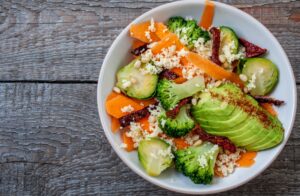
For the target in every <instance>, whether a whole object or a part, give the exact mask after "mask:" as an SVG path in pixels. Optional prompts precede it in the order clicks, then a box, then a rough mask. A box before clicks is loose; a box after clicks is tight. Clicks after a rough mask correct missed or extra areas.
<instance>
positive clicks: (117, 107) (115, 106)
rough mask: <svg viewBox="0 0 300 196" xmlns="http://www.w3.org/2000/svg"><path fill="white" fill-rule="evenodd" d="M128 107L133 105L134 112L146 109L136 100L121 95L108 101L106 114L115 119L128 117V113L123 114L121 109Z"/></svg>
mask: <svg viewBox="0 0 300 196" xmlns="http://www.w3.org/2000/svg"><path fill="white" fill-rule="evenodd" d="M128 105H131V106H132V107H133V109H134V111H136V110H140V109H142V108H143V107H144V106H141V105H140V104H139V103H138V102H137V101H135V100H134V99H131V98H129V97H126V96H124V95H122V94H119V95H118V96H116V97H114V98H112V99H109V100H107V101H106V103H105V107H106V112H107V113H108V114H109V115H111V116H113V117H115V118H120V117H122V116H125V115H127V114H128V113H126V112H125V113H124V112H122V111H121V109H122V108H123V107H125V106H128Z"/></svg>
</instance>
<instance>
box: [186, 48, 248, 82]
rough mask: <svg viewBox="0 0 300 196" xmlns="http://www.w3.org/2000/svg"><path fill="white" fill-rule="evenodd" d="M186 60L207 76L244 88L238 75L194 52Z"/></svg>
mask: <svg viewBox="0 0 300 196" xmlns="http://www.w3.org/2000/svg"><path fill="white" fill-rule="evenodd" d="M186 58H187V60H188V61H189V62H190V63H191V64H193V65H195V66H197V67H198V68H200V69H201V70H202V71H203V72H205V73H206V74H207V75H209V76H211V77H212V78H214V79H216V80H222V79H227V80H230V81H231V82H234V83H236V84H238V85H239V86H240V87H243V86H244V84H243V82H242V81H241V80H240V78H239V76H238V75H237V74H235V73H232V72H229V71H226V70H225V69H223V68H222V67H220V66H218V65H217V64H215V63H214V62H212V61H210V60H209V59H206V58H204V57H202V56H200V55H198V54H196V53H193V52H189V53H188V54H187V56H186Z"/></svg>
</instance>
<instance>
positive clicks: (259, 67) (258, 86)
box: [242, 58, 279, 95]
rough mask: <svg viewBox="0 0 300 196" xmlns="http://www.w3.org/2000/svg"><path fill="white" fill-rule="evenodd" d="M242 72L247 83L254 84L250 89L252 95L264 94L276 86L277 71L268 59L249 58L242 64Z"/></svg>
mask: <svg viewBox="0 0 300 196" xmlns="http://www.w3.org/2000/svg"><path fill="white" fill-rule="evenodd" d="M242 74H244V75H246V76H247V78H248V83H250V82H252V83H253V84H254V86H255V87H254V88H252V89H251V90H250V93H251V94H252V95H266V94H268V93H270V92H271V91H272V90H273V89H274V87H275V86H276V84H277V82H278V75H279V72H278V69H277V67H276V65H275V64H274V63H272V61H270V60H269V59H265V58H249V59H247V61H246V62H245V64H244V67H243V70H242ZM253 77H254V78H253ZM251 80H253V81H251Z"/></svg>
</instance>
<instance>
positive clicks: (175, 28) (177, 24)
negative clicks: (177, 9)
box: [167, 16, 210, 49]
mask: <svg viewBox="0 0 300 196" xmlns="http://www.w3.org/2000/svg"><path fill="white" fill-rule="evenodd" d="M167 26H168V29H169V30H170V31H171V32H173V33H175V34H177V35H178V36H179V37H180V39H184V40H186V42H187V44H186V45H187V47H188V48H189V49H191V48H193V47H194V42H195V41H197V40H198V39H199V38H200V37H202V38H203V39H204V41H205V42H206V41H208V40H210V36H209V33H208V32H207V31H205V30H202V29H201V28H200V27H199V26H198V25H197V21H196V20H185V19H184V18H182V17H181V16H175V17H171V18H170V19H169V20H168V23H167Z"/></svg>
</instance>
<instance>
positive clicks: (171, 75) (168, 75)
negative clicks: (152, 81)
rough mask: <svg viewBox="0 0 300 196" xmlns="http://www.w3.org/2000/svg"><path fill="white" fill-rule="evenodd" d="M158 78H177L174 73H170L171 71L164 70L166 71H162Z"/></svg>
mask: <svg viewBox="0 0 300 196" xmlns="http://www.w3.org/2000/svg"><path fill="white" fill-rule="evenodd" d="M159 77H160V78H166V79H168V80H175V79H176V78H178V77H179V76H178V75H177V74H176V73H174V72H172V71H170V70H168V69H166V70H164V71H162V72H161V73H160V75H159Z"/></svg>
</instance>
